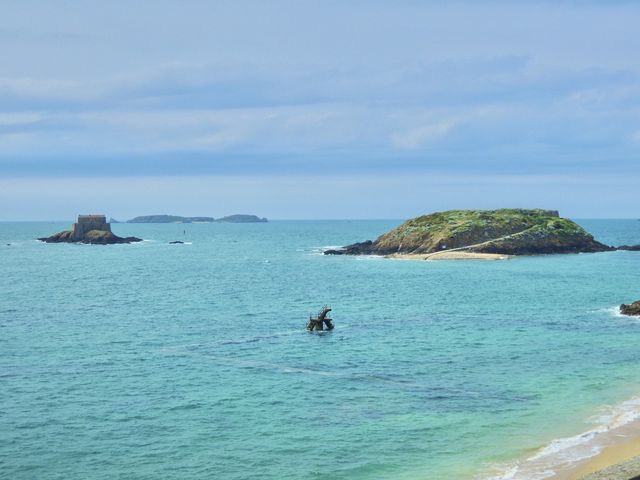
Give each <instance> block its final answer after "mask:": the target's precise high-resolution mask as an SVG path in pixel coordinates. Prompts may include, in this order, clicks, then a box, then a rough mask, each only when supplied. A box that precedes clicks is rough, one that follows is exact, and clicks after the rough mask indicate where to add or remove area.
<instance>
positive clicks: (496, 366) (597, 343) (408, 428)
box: [0, 219, 640, 480]
mask: <svg viewBox="0 0 640 480" xmlns="http://www.w3.org/2000/svg"><path fill="white" fill-rule="evenodd" d="M577 221H578V223H580V224H581V225H582V226H584V227H585V228H586V229H587V230H588V231H590V232H591V233H593V234H594V236H595V237H596V238H597V239H599V240H600V241H602V242H604V243H608V244H613V245H620V244H638V243H640V221H638V220H635V219H633V220H577ZM70 223H71V222H70V221H66V222H34V223H28V222H19V223H0V271H1V275H0V478H1V479H10V480H22V479H47V480H48V479H60V480H62V479H64V480H75V479H78V480H80V479H82V480H94V479H180V480H191V479H221V480H244V479H261V480H300V479H303V480H304V479H311V480H340V479H345V480H347V479H348V480H374V479H375V480H377V479H393V480H428V479H433V480H441V479H443V480H444V479H462V480H467V479H468V480H488V479H492V480H507V479H526V480H537V479H542V478H548V477H549V476H550V475H552V474H553V473H554V472H556V471H558V470H559V469H561V468H565V467H567V465H571V464H573V463H575V462H577V461H579V460H580V459H584V458H587V457H589V456H592V455H594V454H595V453H597V452H598V451H599V450H600V449H601V447H602V442H599V441H598V439H599V438H603V439H604V438H605V437H606V433H607V432H609V431H611V430H612V429H615V428H617V427H619V426H620V425H624V424H627V423H628V422H633V421H637V420H638V418H640V318H633V317H625V316H621V315H620V314H619V313H618V306H619V305H620V304H621V303H630V302H632V301H635V300H639V299H640V282H639V280H640V252H631V251H613V252H604V253H591V254H568V255H542V256H527V257H517V258H513V259H510V260H501V261H477V260H465V261H427V262H424V261H423V262H420V261H401V260H389V259H383V258H379V257H347V256H324V255H322V251H323V249H326V248H328V247H335V246H340V245H345V244H349V243H353V242H357V241H362V240H366V239H373V238H375V237H376V236H378V235H380V234H382V233H383V232H385V231H387V230H389V229H391V228H392V227H394V226H396V225H398V224H399V223H401V221H399V220H376V221H364V220H362V221H355V220H354V221H346V220H344V221H271V222H269V223H255V224H223V223H212V224H114V225H113V231H114V233H116V234H117V235H120V236H129V235H134V236H138V237H141V238H143V239H144V241H143V242H140V243H137V244H131V245H109V246H98V245H71V244H44V243H41V242H38V241H37V240H36V238H37V237H42V236H47V235H50V234H53V233H55V232H58V231H60V230H64V229H66V228H68V227H69V226H70ZM175 240H180V241H182V242H184V243H183V244H169V242H170V241H175ZM325 304H328V305H330V306H331V308H332V312H331V317H332V318H333V321H334V324H335V329H334V330H333V331H329V332H328V331H325V332H314V333H310V332H307V331H306V330H305V325H306V323H307V321H308V318H309V315H311V314H316V313H317V312H318V310H320V308H321V307H322V306H323V305H325Z"/></svg>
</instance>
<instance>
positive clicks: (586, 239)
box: [324, 209, 615, 255]
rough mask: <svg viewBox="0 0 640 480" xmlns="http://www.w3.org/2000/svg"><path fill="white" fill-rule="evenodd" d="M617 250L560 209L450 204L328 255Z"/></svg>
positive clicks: (509, 253)
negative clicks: (458, 207)
mask: <svg viewBox="0 0 640 480" xmlns="http://www.w3.org/2000/svg"><path fill="white" fill-rule="evenodd" d="M608 250H615V248H614V247H610V246H608V245H605V244H603V243H600V242H598V241H596V240H594V238H593V236H592V235H590V234H589V233H588V232H587V231H585V230H584V229H583V228H582V227H580V226H579V225H578V224H576V223H575V222H572V221H571V220H568V219H566V218H561V217H560V216H559V214H558V212H557V211H555V210H541V209H530V210H527V209H500V210H449V211H446V212H437V213H432V214H430V215H424V216H421V217H417V218H413V219H411V220H408V221H407V222H405V223H403V224H402V225H400V226H399V227H397V228H395V229H393V230H391V231H389V232H387V233H385V234H383V235H381V236H380V237H378V238H377V239H376V240H374V241H366V242H360V243H354V244H352V245H348V246H346V247H344V248H341V249H337V250H327V251H326V252H324V253H325V254H326V255H371V254H375V255H390V254H428V253H435V252H441V251H462V252H470V253H494V254H504V255H530V254H542V253H580V252H603V251H608Z"/></svg>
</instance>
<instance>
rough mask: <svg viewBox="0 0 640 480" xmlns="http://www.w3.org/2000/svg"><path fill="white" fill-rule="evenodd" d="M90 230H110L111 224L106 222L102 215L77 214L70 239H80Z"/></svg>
mask: <svg viewBox="0 0 640 480" xmlns="http://www.w3.org/2000/svg"><path fill="white" fill-rule="evenodd" d="M91 230H101V231H103V232H110V231H111V225H109V224H108V223H107V218H106V217H105V216H104V215H78V221H77V222H76V223H74V224H73V233H72V234H71V240H72V241H76V240H81V239H82V238H84V236H85V235H86V234H87V232H90V231H91Z"/></svg>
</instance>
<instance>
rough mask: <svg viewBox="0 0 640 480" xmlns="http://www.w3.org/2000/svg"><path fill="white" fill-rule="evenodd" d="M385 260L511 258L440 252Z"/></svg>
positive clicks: (398, 256)
mask: <svg viewBox="0 0 640 480" xmlns="http://www.w3.org/2000/svg"><path fill="white" fill-rule="evenodd" d="M385 258H391V259H394V260H508V259H509V258H511V256H510V255H503V254H496V253H473V252H462V251H455V250H449V251H447V250H445V251H442V252H435V253H422V254H412V253H395V254H392V255H387V256H386V257H385Z"/></svg>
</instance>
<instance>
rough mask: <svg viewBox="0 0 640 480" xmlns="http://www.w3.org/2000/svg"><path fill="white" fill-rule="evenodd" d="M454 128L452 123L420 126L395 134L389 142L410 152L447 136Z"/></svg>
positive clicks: (445, 122)
mask: <svg viewBox="0 0 640 480" xmlns="http://www.w3.org/2000/svg"><path fill="white" fill-rule="evenodd" d="M454 126H455V124H454V122H452V121H444V122H440V123H433V124H429V125H421V126H419V127H416V128H412V129H410V130H408V131H404V132H395V133H393V134H392V135H391V140H392V141H393V144H394V145H395V146H397V147H399V148H402V149H409V150H412V149H415V148H418V147H420V146H423V145H424V144H425V143H427V142H430V141H432V140H435V139H438V138H440V137H443V136H445V135H447V134H448V133H449V132H450V131H451V130H452V129H453V128H454Z"/></svg>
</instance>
